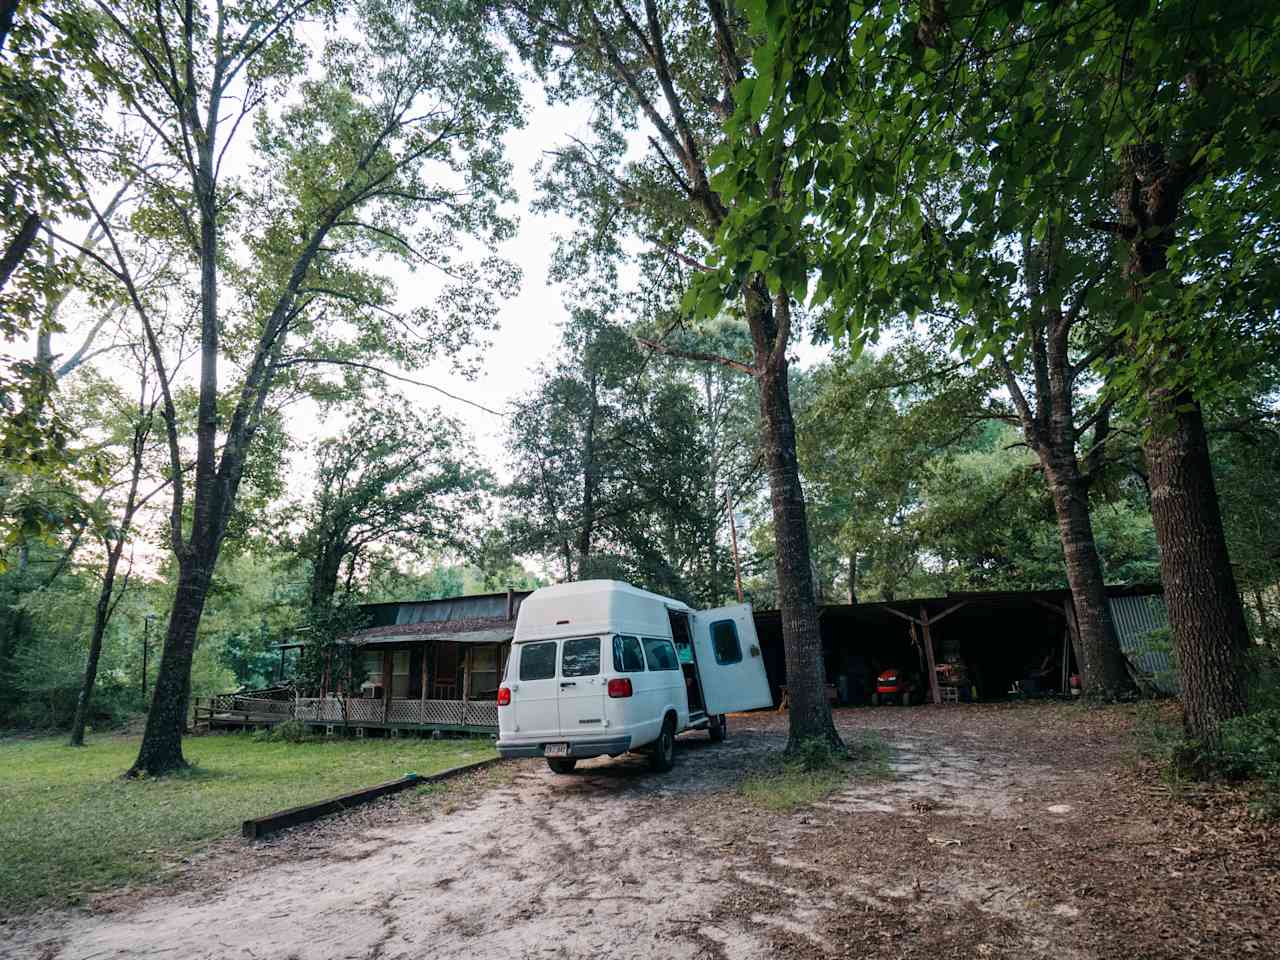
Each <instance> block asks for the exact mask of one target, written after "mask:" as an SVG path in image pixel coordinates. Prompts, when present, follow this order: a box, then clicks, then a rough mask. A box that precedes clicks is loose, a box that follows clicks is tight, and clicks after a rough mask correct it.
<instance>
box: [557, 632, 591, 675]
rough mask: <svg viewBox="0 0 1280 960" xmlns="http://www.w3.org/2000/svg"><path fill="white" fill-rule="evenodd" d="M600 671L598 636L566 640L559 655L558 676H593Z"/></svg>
mask: <svg viewBox="0 0 1280 960" xmlns="http://www.w3.org/2000/svg"><path fill="white" fill-rule="evenodd" d="M599 672H600V638H599V637H588V638H586V639H585V640H566V641H565V642H564V653H562V654H561V655H560V676H562V677H594V676H595V675H596V674H598V673H599Z"/></svg>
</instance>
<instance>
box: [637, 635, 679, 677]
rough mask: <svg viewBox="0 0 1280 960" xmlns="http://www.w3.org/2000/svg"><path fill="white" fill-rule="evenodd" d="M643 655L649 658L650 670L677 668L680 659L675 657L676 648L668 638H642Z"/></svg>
mask: <svg viewBox="0 0 1280 960" xmlns="http://www.w3.org/2000/svg"><path fill="white" fill-rule="evenodd" d="M644 655H645V656H646V657H647V658H648V660H649V669H650V670H679V669H680V661H679V660H678V659H677V658H676V648H675V647H673V646H672V645H671V641H670V640H654V639H651V638H649V637H645V639H644Z"/></svg>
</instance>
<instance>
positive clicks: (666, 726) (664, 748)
mask: <svg viewBox="0 0 1280 960" xmlns="http://www.w3.org/2000/svg"><path fill="white" fill-rule="evenodd" d="M675 764H676V721H675V719H674V718H672V717H667V719H666V720H665V721H663V724H662V732H661V733H660V734H658V739H657V740H656V741H655V742H654V744H653V752H652V753H650V754H649V769H650V770H652V771H654V772H655V773H666V772H667V771H668V770H670V769H671V768H672V767H674V766H675Z"/></svg>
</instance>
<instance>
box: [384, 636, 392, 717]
mask: <svg viewBox="0 0 1280 960" xmlns="http://www.w3.org/2000/svg"><path fill="white" fill-rule="evenodd" d="M389 716H391V651H390V650H383V651H382V722H383V723H386V722H387V717H389Z"/></svg>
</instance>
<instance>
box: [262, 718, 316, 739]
mask: <svg viewBox="0 0 1280 960" xmlns="http://www.w3.org/2000/svg"><path fill="white" fill-rule="evenodd" d="M253 739H255V740H257V741H258V742H260V743H306V742H307V741H308V740H314V739H315V737H314V736H313V735H312V734H311V732H310V731H308V730H307V725H306V724H305V723H303V722H302V721H301V720H285V721H284V722H283V723H277V724H276V725H275V726H274V727H268V728H267V729H265V730H259V731H258V732H257V733H255V734H254V735H253Z"/></svg>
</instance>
